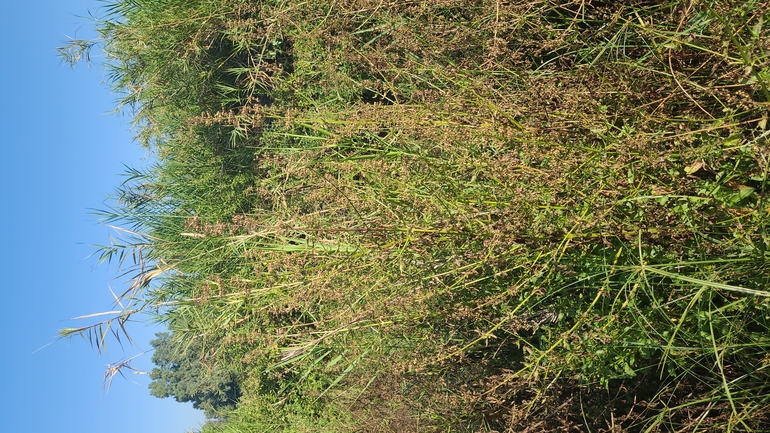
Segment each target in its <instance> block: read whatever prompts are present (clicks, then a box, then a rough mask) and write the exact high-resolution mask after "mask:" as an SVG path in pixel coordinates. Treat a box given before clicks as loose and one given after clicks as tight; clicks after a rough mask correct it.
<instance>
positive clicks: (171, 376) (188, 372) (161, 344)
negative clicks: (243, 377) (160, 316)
mask: <svg viewBox="0 0 770 433" xmlns="http://www.w3.org/2000/svg"><path fill="white" fill-rule="evenodd" d="M155 336H156V337H157V338H156V339H155V340H152V341H151V342H150V344H151V345H152V346H153V347H154V348H155V353H154V354H153V356H152V362H153V363H155V365H156V366H157V367H156V368H153V369H152V372H151V373H150V378H152V382H151V383H150V394H152V395H154V396H155V397H158V398H166V397H174V398H175V399H176V401H178V402H192V404H193V407H195V408H196V409H202V410H204V411H205V413H206V416H207V417H209V418H215V417H217V416H218V415H219V414H220V413H221V412H222V411H223V410H227V409H233V408H234V407H235V404H236V402H237V400H238V398H239V397H240V395H241V391H240V387H239V386H238V381H237V375H236V374H235V373H234V372H232V371H229V370H227V369H225V368H223V367H221V366H213V365H212V366H209V365H208V363H207V362H206V360H207V359H208V358H210V357H211V355H210V354H209V353H207V352H206V350H205V348H204V347H203V346H202V344H201V343H200V342H199V341H197V340H193V341H192V342H187V341H185V342H180V341H177V340H175V339H174V338H173V337H172V335H171V334H170V333H168V332H161V333H157V334H155Z"/></svg>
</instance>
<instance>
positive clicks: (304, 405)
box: [62, 0, 770, 432]
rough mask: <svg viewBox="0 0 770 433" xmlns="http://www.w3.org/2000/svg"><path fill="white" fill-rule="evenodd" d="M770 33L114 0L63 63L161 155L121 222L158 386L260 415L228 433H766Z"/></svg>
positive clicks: (673, 12)
mask: <svg viewBox="0 0 770 433" xmlns="http://www.w3.org/2000/svg"><path fill="white" fill-rule="evenodd" d="M769 10H770V5H768V4H767V2H757V1H730V2H723V3H720V4H718V5H717V4H715V3H713V2H712V3H709V2H690V3H687V4H682V3H655V4H653V3H650V2H642V1H634V2H625V3H619V4H616V3H612V2H569V1H540V0H537V1H532V2H525V3H522V2H499V1H491V0H477V1H471V2H468V1H459V0H458V1H452V0H450V1H445V0H435V1H433V0H432V1H425V2H415V3H404V2H398V1H379V0H378V1H372V2H370V1H352V0H351V1H347V0H345V1H334V2H327V1H318V2H291V1H280V2H279V1H275V2H273V1H261V2H247V1H227V2H225V1H221V0H219V1H217V0H208V1H202V0H201V1H191V2H183V3H180V2H173V1H157V0H152V1H150V0H146V1H116V2H114V3H113V4H111V6H109V7H108V8H107V12H108V14H107V16H106V17H105V18H104V20H103V21H100V22H99V23H98V26H99V29H100V32H101V35H102V38H101V39H100V40H99V41H72V43H71V45H70V46H69V47H65V48H63V49H62V53H63V54H64V55H65V56H66V58H67V59H68V60H70V61H73V62H74V61H77V60H79V59H81V58H85V59H87V58H88V57H87V56H88V50H89V49H90V48H91V47H92V46H94V44H97V45H99V46H101V47H102V49H103V50H104V51H105V52H106V53H107V55H108V58H109V61H110V63H109V65H110V68H112V69H111V70H112V71H113V72H112V75H111V78H112V85H113V86H114V88H115V90H116V91H117V92H118V93H120V94H121V95H122V96H123V100H122V104H123V105H124V106H128V107H130V108H131V109H132V110H133V111H132V112H133V114H134V115H135V121H136V125H137V128H138V134H139V137H140V139H141V142H142V143H143V144H144V145H146V146H149V147H150V148H151V149H152V150H153V151H154V152H155V154H156V155H157V164H156V165H155V166H152V167H150V168H149V169H147V170H145V171H141V170H129V177H128V179H127V181H126V183H125V184H123V185H122V186H121V187H120V188H119V189H118V192H117V194H116V199H117V205H116V206H114V208H112V209H108V210H107V211H105V212H104V213H103V214H102V216H103V217H104V218H105V220H107V221H108V222H111V223H117V222H119V223H120V224H124V225H125V226H126V227H127V229H123V230H119V231H118V232H119V234H120V235H121V236H118V237H116V239H114V240H113V244H112V245H110V246H107V247H105V248H104V249H103V250H102V259H104V260H111V259H115V260H119V261H120V262H121V263H124V262H125V264H126V265H125V266H127V267H124V268H123V270H124V272H126V273H127V274H128V275H131V276H133V278H134V281H135V284H134V285H133V286H132V289H131V290H130V291H129V292H127V293H126V294H125V295H124V299H130V300H131V301H132V302H131V303H130V305H131V306H132V308H131V309H127V310H126V311H124V312H123V313H122V315H120V316H119V318H120V320H121V321H120V325H121V326H122V324H123V323H124V322H125V320H127V318H128V317H130V316H131V314H133V312H135V311H145V312H146V311H151V312H154V313H155V314H156V316H157V319H158V320H160V321H163V322H165V323H166V324H167V325H168V326H169V329H170V330H171V332H172V335H173V337H168V336H167V337H165V338H166V340H164V341H166V342H165V343H162V346H163V345H166V344H168V345H170V347H174V348H175V350H174V351H172V352H167V351H164V352H163V353H165V354H164V355H162V357H159V358H157V360H156V363H159V364H158V365H159V369H158V373H154V374H155V377H156V378H158V379H159V380H160V381H156V382H155V383H156V385H154V386H155V389H154V390H153V392H154V393H156V395H157V394H164V395H174V396H176V397H177V398H178V399H179V398H180V397H181V398H183V399H188V400H190V401H198V402H200V403H199V406H200V407H209V408H210V413H215V414H217V415H221V414H222V412H221V411H219V410H220V409H223V408H225V407H226V406H227V405H232V403H233V400H234V399H235V398H236V397H237V395H235V394H234V395H230V396H229V397H228V399H226V400H222V399H221V398H222V397H223V396H224V395H226V394H227V392H228V391H226V390H224V388H221V387H220V385H222V384H223V383H227V386H229V387H230V388H229V389H230V390H235V389H240V390H242V395H240V400H239V403H238V405H237V408H234V409H233V410H232V411H229V410H228V411H226V416H225V418H226V421H225V422H217V423H211V424H210V425H208V426H206V427H204V431H206V432H209V431H222V432H230V431H268V430H269V431H287V432H289V431H362V432H367V431H372V432H374V431H377V432H379V431H394V432H414V431H459V432H463V431H467V432H476V431H490V432H491V431H523V430H525V429H528V431H559V430H563V431H566V430H570V429H572V430H575V429H579V430H586V431H602V430H612V431H617V430H624V431H625V430H628V431H722V430H725V431H762V430H766V429H767V428H768V426H770V398H768V396H769V395H770V386H769V385H768V384H769V383H770V380H769V379H770V377H768V371H767V368H766V367H767V366H768V365H769V364H770V361H768V355H767V353H768V344H769V343H770V340H769V339H768V337H767V335H769V334H768V331H770V310H769V309H770V299H768V298H769V297H770V296H768V290H767V287H768V283H770V272H768V265H767V259H768V251H767V245H768V242H770V237H769V236H770V235H769V234H768V217H770V207H768V202H767V191H768V172H769V171H770V168H768V167H769V165H768V158H769V157H770V154H768V150H767V149H768V146H767V140H768V132H767V117H768V112H767V106H768V105H767V104H768V103H770V97H769V95H768V90H767V88H768V83H767V78H768V77H767V75H768V73H767V70H768V61H770V58H768V54H767V50H766V45H767V42H768V40H769V39H770V34H769V33H768V30H767V29H766V28H765V24H764V23H766V22H767V21H768V19H770V16H768V12H767V11H769ZM132 260H133V261H132ZM128 263H130V265H129V264H128ZM103 323H107V325H99V324H97V325H95V326H94V327H92V328H89V327H82V328H77V329H74V330H70V331H68V332H70V333H71V334H74V333H80V334H83V335H85V334H88V336H91V335H92V334H89V332H91V333H97V334H98V335H99V336H101V337H103V336H104V335H107V333H106V331H105V326H106V327H107V328H109V326H108V325H109V323H112V322H103ZM96 341H100V342H102V343H103V338H98V339H97V340H96ZM156 342H157V340H156ZM180 342H188V344H189V347H186V348H184V350H182V348H181V347H180V344H181V343H180ZM100 344H101V343H100ZM159 344H161V343H159ZM198 345H200V346H198ZM156 356H159V355H158V353H156ZM177 357H179V358H177ZM196 359H197V360H198V361H200V360H204V361H205V362H198V364H196V363H195V362H193V361H194V360H196ZM154 360H155V357H154ZM176 360H179V361H180V362H182V361H184V363H183V364H180V363H177V361H176ZM164 365H165V366H166V367H164ZM195 365H200V366H201V368H203V370H196V369H195V368H196V367H195ZM172 367H173V368H172ZM232 371H238V372H239V375H238V377H237V378H235V377H234V376H232V375H229V374H231V373H227V372H232ZM163 372H166V373H165V374H166V376H163V374H164V373H163ZM177 374H178V375H179V376H174V375H177ZM188 374H189V375H191V376H186V375H188ZM164 377H168V378H170V377H179V378H180V380H176V383H178V384H183V386H182V385H180V386H179V387H178V388H176V387H175V388H174V389H173V390H172V389H171V388H168V386H171V385H167V384H168V383H173V382H169V381H167V380H166V379H165V378H164ZM199 378H201V379H199ZM164 381H165V382H164ZM232 381H236V382H232ZM192 383H196V384H197V385H195V386H193V387H192V388H190V387H189V386H192ZM236 385H237V387H236ZM204 391H205V392H204ZM198 392H204V394H198ZM236 394H238V393H236ZM203 395H205V396H206V397H205V398H206V399H207V400H205V401H206V402H207V403H205V404H204V400H203ZM217 402H218V403H217ZM537 429H540V430H537Z"/></svg>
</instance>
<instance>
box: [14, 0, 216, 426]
mask: <svg viewBox="0 0 770 433" xmlns="http://www.w3.org/2000/svg"><path fill="white" fill-rule="evenodd" d="M102 5H103V3H102V2H99V1H95V0H43V1H34V2H33V1H23V2H20V1H10V0H6V1H2V2H0V41H2V43H0V66H1V67H0V128H1V129H2V142H3V145H2V148H1V149H2V156H1V157H0V164H2V169H0V219H1V220H0V222H1V223H2V224H1V225H0V227H1V229H2V232H3V235H2V236H0V239H2V244H0V276H1V277H2V280H1V281H2V283H1V285H0V287H2V301H0V309H2V311H0V344H2V345H1V346H0V350H1V352H0V353H1V354H2V356H0V373H2V376H1V379H0V380H1V382H0V383H1V384H2V385H0V388H1V389H2V397H1V399H2V401H0V414H2V419H3V421H2V424H0V431H2V432H9V433H11V432H12V433H16V432H56V433H76V432H77V433H90V432H99V433H102V432H110V433H128V432H131V433H137V432H142V433H154V432H164V433H184V432H185V431H188V430H192V429H197V428H198V427H199V426H200V424H201V423H202V422H203V416H202V413H201V412H200V411H196V410H194V409H192V407H191V405H189V404H181V403H177V402H176V401H174V400H173V399H158V398H155V397H152V396H150V394H149V391H148V389H147V384H148V383H149V378H148V377H147V376H146V375H132V374H127V375H126V377H127V379H125V380H124V379H122V378H121V377H117V378H116V379H115V380H114V382H113V384H112V388H111V390H110V391H109V392H103V390H102V377H103V374H104V371H105V368H106V367H107V364H109V363H113V362H116V361H120V360H122V359H125V358H128V357H131V356H133V355H135V354H137V353H140V352H142V350H146V349H149V348H150V345H149V340H150V339H152V338H153V335H154V333H155V332H160V331H162V330H163V329H161V328H153V327H150V326H149V325H146V324H144V323H133V324H131V325H132V326H131V327H130V328H129V330H130V331H131V333H132V336H133V337H134V338H135V339H136V340H137V343H138V345H139V347H130V346H125V347H124V349H121V348H120V346H119V345H117V344H112V345H111V346H109V347H108V349H109V352H108V353H107V354H106V355H99V354H97V353H96V352H95V351H94V350H93V349H92V348H91V347H90V345H89V343H88V342H87V341H84V340H83V339H81V338H74V339H72V340H58V341H57V340H56V338H55V337H56V335H57V330H58V329H60V328H64V327H75V326H82V325H85V324H87V322H73V321H70V320H67V319H69V318H72V317H75V316H79V315H83V314H88V313H95V312H100V311H106V310H110V309H112V308H113V305H112V300H113V298H112V295H111V294H110V291H109V287H110V286H111V287H113V288H116V290H117V289H119V288H120V287H124V286H123V285H122V283H124V282H123V281H121V280H120V279H116V277H117V274H116V269H115V267H114V266H107V265H98V266H97V264H96V260H95V258H93V257H91V258H89V257H88V256H89V255H90V254H91V253H93V252H94V250H95V247H93V245H94V244H105V243H108V242H109V237H108V233H109V232H108V230H107V228H106V227H104V226H102V225H100V224H99V223H98V221H97V218H96V217H95V216H93V215H91V214H90V211H89V209H91V208H100V207H103V205H104V203H105V200H106V198H107V196H108V195H109V194H110V193H112V191H113V190H114V188H115V187H116V186H117V185H119V183H120V182H122V180H123V178H122V176H121V175H122V173H123V172H124V168H123V164H126V165H128V166H132V167H142V166H144V165H146V164H148V162H149V161H151V155H149V154H148V152H147V151H146V150H145V149H143V148H141V147H140V146H139V145H138V144H136V143H134V142H132V140H131V137H132V133H131V130H130V125H129V119H128V117H127V116H126V115H123V116H118V115H115V114H109V113H108V112H110V111H112V110H113V108H114V106H115V100H116V96H115V95H113V94H111V93H110V91H109V88H108V86H107V85H106V83H105V82H104V80H105V73H104V70H103V69H102V68H101V67H100V66H99V62H100V61H102V60H103V59H102V58H100V57H97V58H94V59H93V60H94V63H93V65H92V67H91V68H90V69H89V68H88V67H87V66H86V65H85V64H82V65H80V66H78V67H76V68H75V69H70V68H69V67H68V66H66V65H62V64H61V62H60V60H59V58H58V57H57V52H56V47H58V46H62V45H63V44H64V43H65V41H66V40H67V37H68V36H71V37H73V38H79V39H90V38H93V37H94V35H95V33H94V30H93V28H94V24H93V22H91V21H89V20H88V19H87V18H83V17H87V16H88V13H89V11H91V12H94V14H95V15H97V16H98V15H99V13H98V8H99V7H100V6H102ZM49 343H52V344H50V345H49ZM46 345H48V346H46ZM41 348H42V349H41ZM38 349H40V350H38ZM132 366H134V367H136V368H138V369H140V370H145V371H148V370H150V369H151V368H152V364H151V362H150V355H145V356H142V357H140V358H138V359H137V360H136V361H135V362H133V363H132Z"/></svg>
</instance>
